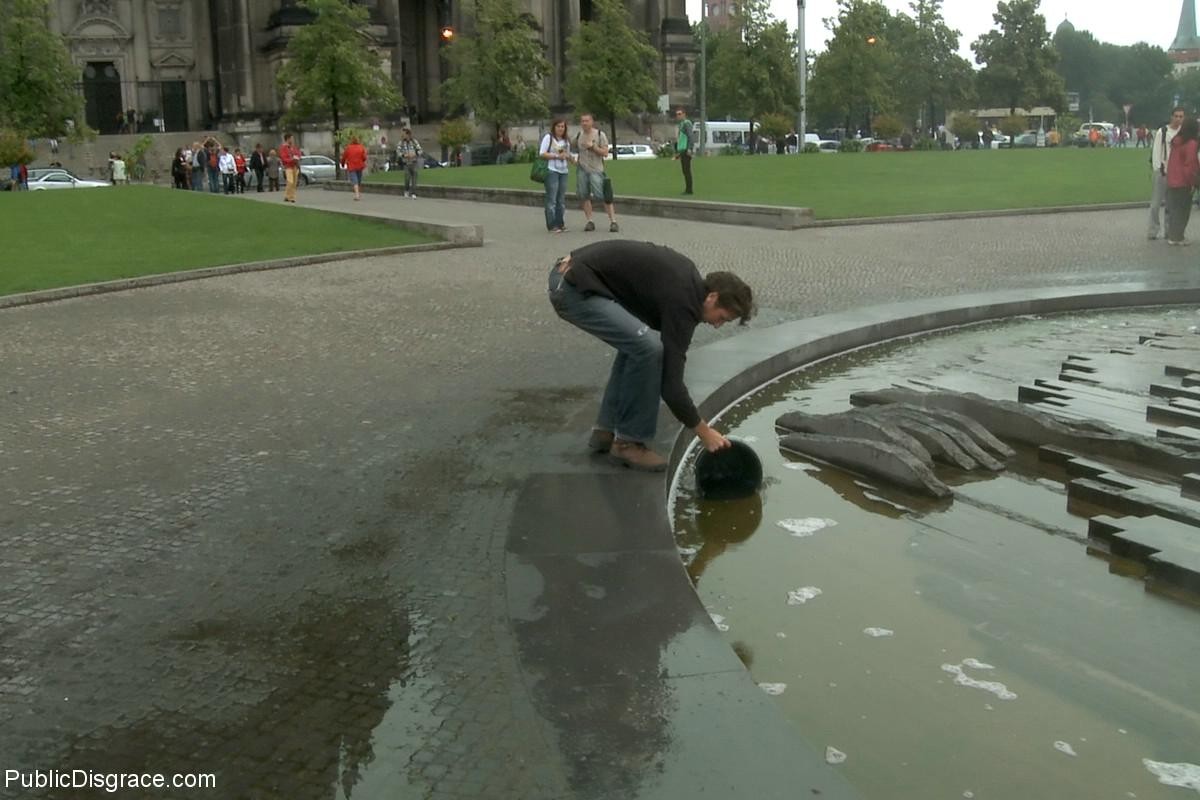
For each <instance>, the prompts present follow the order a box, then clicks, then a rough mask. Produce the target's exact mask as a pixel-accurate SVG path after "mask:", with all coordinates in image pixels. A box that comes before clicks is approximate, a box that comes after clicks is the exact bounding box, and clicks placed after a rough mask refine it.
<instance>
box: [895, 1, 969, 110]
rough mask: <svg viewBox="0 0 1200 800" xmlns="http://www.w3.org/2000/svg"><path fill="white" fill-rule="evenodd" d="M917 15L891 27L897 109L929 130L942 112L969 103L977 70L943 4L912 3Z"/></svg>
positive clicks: (902, 18)
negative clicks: (963, 51) (962, 51)
mask: <svg viewBox="0 0 1200 800" xmlns="http://www.w3.org/2000/svg"><path fill="white" fill-rule="evenodd" d="M909 8H911V9H912V16H911V17H909V16H908V15H907V14H897V15H896V17H895V24H894V25H892V26H889V39H890V42H889V44H890V47H891V49H892V51H893V53H894V54H895V57H896V66H897V69H896V80H895V92H896V107H897V109H898V110H899V111H900V113H901V116H902V118H903V119H904V120H905V121H907V122H909V123H915V122H916V121H917V120H918V119H919V120H921V122H922V123H923V124H922V125H921V127H924V128H928V127H929V126H931V125H933V124H934V123H935V122H937V121H938V117H937V114H938V109H941V113H942V115H943V116H944V115H945V113H946V110H947V109H950V108H962V107H964V106H967V105H969V104H970V102H971V100H972V98H973V95H974V90H975V71H974V70H973V69H972V68H971V64H970V62H969V61H967V60H966V59H965V58H963V57H962V56H960V55H959V54H958V39H959V32H958V31H957V30H955V29H953V28H951V27H950V26H949V25H947V24H946V21H945V19H944V18H943V17H942V0H913V2H912V3H910V5H909Z"/></svg>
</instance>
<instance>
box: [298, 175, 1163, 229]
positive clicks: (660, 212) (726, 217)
mask: <svg viewBox="0 0 1200 800" xmlns="http://www.w3.org/2000/svg"><path fill="white" fill-rule="evenodd" d="M321 185H322V186H324V187H325V188H326V189H330V190H332V191H343V192H348V191H350V184H349V183H347V182H345V181H330V182H327V183H322V184H321ZM363 191H366V192H372V193H375V194H402V193H403V191H404V188H403V186H400V185H399V184H379V183H376V184H367V183H364V184H363ZM421 194H423V195H425V196H427V197H433V198H438V199H441V200H468V201H472V202H477V203H508V204H510V205H519V206H529V207H537V206H540V205H542V193H541V192H539V191H537V190H536V189H534V190H528V189H488V188H474V187H464V186H423V187H421ZM567 199H568V200H575V201H578V199H579V198H578V197H577V196H576V195H575V193H574V192H568V193H567ZM619 202H620V204H621V212H622V213H624V214H630V215H633V216H642V217H663V218H667V219H679V218H684V217H686V218H687V219H690V220H694V221H698V222H716V223H718V224H723V225H747V226H751V227H756V228H770V229H773V230H799V229H801V228H848V227H851V226H856V225H892V224H897V225H899V224H905V223H913V222H943V221H947V220H956V219H990V218H995V217H1023V216H1035V215H1043V214H1075V213H1081V212H1087V211H1129V210H1134V209H1139V208H1148V207H1149V202H1148V201H1138V202H1129V203H1100V204H1096V205H1080V206H1045V207H1042V208H997V209H985V210H981V211H946V212H942V213H934V214H904V215H899V216H894V217H853V218H848V219H815V218H814V217H813V210H812V209H811V208H796V207H791V206H759V205H749V204H743V203H712V202H707V201H704V200H675V199H671V198H661V197H622V198H620V200H619Z"/></svg>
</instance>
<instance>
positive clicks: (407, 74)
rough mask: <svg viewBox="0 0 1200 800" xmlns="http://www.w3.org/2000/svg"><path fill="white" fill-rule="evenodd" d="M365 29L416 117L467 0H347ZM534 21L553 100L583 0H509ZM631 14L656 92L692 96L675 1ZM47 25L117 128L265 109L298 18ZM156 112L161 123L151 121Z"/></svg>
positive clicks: (66, 12) (686, 40) (431, 113)
mask: <svg viewBox="0 0 1200 800" xmlns="http://www.w3.org/2000/svg"><path fill="white" fill-rule="evenodd" d="M358 2H359V3H360V4H361V5H363V6H366V7H367V9H368V10H369V11H370V18H371V25H370V28H369V30H368V33H369V35H370V37H371V39H372V40H373V41H374V42H375V46H376V47H377V48H378V49H379V52H380V53H381V55H382V56H383V59H384V64H385V68H386V69H387V70H388V71H389V72H390V73H391V75H392V78H393V80H394V81H395V82H396V84H397V86H399V87H400V89H401V90H402V92H403V94H404V97H405V99H406V102H407V103H408V104H409V113H410V115H412V116H414V117H415V118H417V119H418V120H420V119H431V118H436V117H437V116H439V115H440V114H441V112H442V109H441V108H440V107H439V105H438V99H437V98H438V92H437V87H438V86H439V85H440V84H441V82H442V80H443V78H444V77H445V75H446V63H445V59H444V56H443V51H442V47H441V36H440V32H441V30H442V28H443V27H446V26H449V27H451V28H453V29H454V30H455V31H456V32H461V33H470V31H471V23H472V18H473V14H472V0H358ZM518 3H519V5H520V6H521V7H523V10H525V11H528V12H529V13H530V14H532V15H533V16H534V18H535V19H536V20H537V21H538V23H539V25H540V26H541V29H542V40H543V44H544V45H545V47H546V55H547V57H548V58H549V60H550V63H551V64H552V65H554V73H553V74H552V75H551V76H550V78H549V80H548V82H547V83H548V85H547V89H548V92H549V95H550V100H551V105H552V106H555V107H561V106H562V105H563V103H564V100H563V96H562V81H563V78H564V76H565V72H564V71H565V68H566V63H565V58H566V57H565V50H566V42H567V38H568V37H569V36H570V35H571V34H572V33H573V32H574V31H575V30H577V28H578V26H579V24H580V22H581V21H582V20H586V19H588V18H589V17H590V14H591V5H592V0H518ZM626 5H627V7H628V8H629V11H630V16H631V19H632V21H633V23H634V24H635V25H636V26H638V27H640V28H641V29H642V30H644V31H646V32H647V34H648V35H649V37H650V40H651V43H652V44H654V46H655V47H656V48H657V49H658V51H659V52H660V53H661V54H662V58H661V60H660V64H659V66H660V75H659V81H660V93H661V94H665V95H668V97H669V99H670V102H671V104H672V105H686V106H691V105H693V102H692V91H693V87H692V68H693V66H694V64H695V62H696V57H697V54H698V50H697V48H696V45H695V43H694V42H693V40H692V35H691V28H690V25H689V23H688V20H687V14H686V11H685V10H684V0H626ZM53 10H54V13H53V14H52V18H51V23H50V24H51V26H52V27H53V28H54V29H55V30H56V31H57V32H59V33H61V34H62V36H63V37H64V38H65V39H66V42H67V47H68V49H69V51H70V54H71V58H72V60H73V61H74V62H75V64H76V66H77V67H78V69H79V72H80V85H81V87H82V91H83V94H84V96H85V99H86V104H87V119H88V123H89V124H90V125H91V126H92V127H93V128H96V129H97V130H99V131H100V132H102V133H115V132H117V131H118V129H120V128H121V127H122V126H127V125H128V122H127V121H126V118H127V117H128V116H130V114H129V113H128V112H130V111H134V112H136V113H135V114H134V115H133V116H135V118H137V119H138V127H139V129H141V130H150V129H154V128H159V129H162V130H188V129H194V128H212V127H215V126H218V125H229V124H236V123H243V124H246V125H263V124H270V122H271V121H272V120H273V119H275V118H277V117H278V115H279V113H280V111H281V97H280V94H279V91H278V90H277V89H276V86H275V76H276V73H277V72H278V69H279V66H280V64H281V63H282V61H283V60H284V58H285V55H286V48H287V42H288V40H289V38H290V37H291V36H292V35H293V33H294V32H295V31H296V30H297V29H298V28H299V27H300V26H303V25H305V24H307V23H308V21H309V19H310V17H309V13H308V12H307V11H305V10H304V9H303V8H301V7H299V6H298V5H297V3H296V0H56V2H54V4H53ZM160 121H161V122H160Z"/></svg>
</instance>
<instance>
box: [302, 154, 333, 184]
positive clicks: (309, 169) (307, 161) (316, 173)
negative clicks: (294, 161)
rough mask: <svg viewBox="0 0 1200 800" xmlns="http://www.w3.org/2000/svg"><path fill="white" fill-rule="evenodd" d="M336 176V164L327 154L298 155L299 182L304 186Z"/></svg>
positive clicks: (329, 179)
mask: <svg viewBox="0 0 1200 800" xmlns="http://www.w3.org/2000/svg"><path fill="white" fill-rule="evenodd" d="M336 177H337V164H336V163H334V160H333V159H332V158H330V157H329V156H300V182H301V183H302V184H304V185H305V186H308V185H309V184H310V183H316V182H317V181H331V180H333V179H334V178H336Z"/></svg>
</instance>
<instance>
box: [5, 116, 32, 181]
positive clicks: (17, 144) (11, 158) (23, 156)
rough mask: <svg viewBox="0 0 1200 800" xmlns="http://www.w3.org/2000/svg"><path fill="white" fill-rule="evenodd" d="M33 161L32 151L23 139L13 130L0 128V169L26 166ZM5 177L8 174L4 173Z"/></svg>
mask: <svg viewBox="0 0 1200 800" xmlns="http://www.w3.org/2000/svg"><path fill="white" fill-rule="evenodd" d="M31 161H33V151H32V150H30V149H29V144H28V142H27V141H26V140H25V137H24V136H22V135H21V134H20V133H18V132H17V131H14V130H9V129H5V128H0V167H8V166H11V165H12V164H28V163H30V162H31ZM4 175H5V177H7V176H8V173H7V172H5V173H4Z"/></svg>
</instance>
